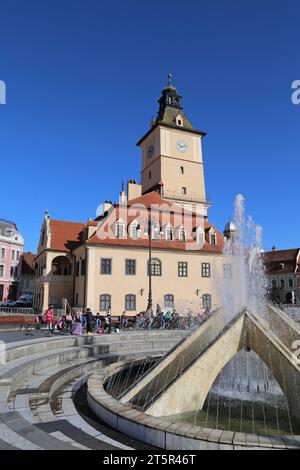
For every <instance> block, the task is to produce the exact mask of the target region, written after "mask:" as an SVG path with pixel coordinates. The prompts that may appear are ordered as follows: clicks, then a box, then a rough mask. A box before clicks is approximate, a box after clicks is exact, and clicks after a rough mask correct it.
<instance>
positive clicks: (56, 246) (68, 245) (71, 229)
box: [50, 219, 85, 251]
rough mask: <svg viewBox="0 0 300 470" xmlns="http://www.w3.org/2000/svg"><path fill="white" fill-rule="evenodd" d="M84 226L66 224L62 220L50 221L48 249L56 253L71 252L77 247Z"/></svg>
mask: <svg viewBox="0 0 300 470" xmlns="http://www.w3.org/2000/svg"><path fill="white" fill-rule="evenodd" d="M84 227H85V224H83V223H81V222H66V221H64V220H52V219H51V220H50V231H51V243H50V248H52V249H53V250H57V251H71V250H73V249H74V248H75V247H76V246H78V245H79V243H80V241H81V236H80V234H81V232H82V230H83V229H84Z"/></svg>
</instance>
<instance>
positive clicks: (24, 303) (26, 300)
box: [16, 294, 33, 307]
mask: <svg viewBox="0 0 300 470" xmlns="http://www.w3.org/2000/svg"><path fill="white" fill-rule="evenodd" d="M32 304H33V299H32V296H30V295H25V294H24V295H21V297H19V299H18V300H17V302H16V305H17V307H32Z"/></svg>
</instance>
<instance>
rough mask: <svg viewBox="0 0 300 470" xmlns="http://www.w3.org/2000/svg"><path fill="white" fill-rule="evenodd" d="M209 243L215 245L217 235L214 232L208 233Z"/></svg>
mask: <svg viewBox="0 0 300 470" xmlns="http://www.w3.org/2000/svg"><path fill="white" fill-rule="evenodd" d="M210 244H211V245H216V244H217V237H216V234H215V233H211V234H210Z"/></svg>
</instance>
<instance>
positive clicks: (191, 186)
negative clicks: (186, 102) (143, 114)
mask: <svg viewBox="0 0 300 470" xmlns="http://www.w3.org/2000/svg"><path fill="white" fill-rule="evenodd" d="M171 78H172V77H171V75H170V74H169V76H168V84H167V86H166V87H165V88H164V89H163V91H162V95H161V97H160V99H159V100H158V103H159V110H158V113H157V117H156V120H152V122H151V128H150V130H149V131H148V132H147V133H146V134H145V135H144V136H143V137H142V138H141V139H140V140H139V142H138V143H137V145H138V146H139V147H141V149H142V171H141V182H142V194H146V193H148V192H150V191H157V192H158V193H159V194H160V195H161V197H162V198H163V199H166V200H169V201H170V202H174V203H176V204H180V205H181V206H182V205H186V204H193V206H197V207H202V211H203V214H204V215H206V214H207V208H208V207H209V205H210V204H209V203H208V202H207V201H206V194H205V183H204V172H203V160H202V138H203V137H204V136H205V135H206V133H205V132H203V131H200V130H197V129H195V128H194V127H193V126H192V124H191V122H190V121H189V119H188V118H187V117H186V115H185V114H184V112H183V109H182V105H181V96H180V95H179V94H178V92H177V89H176V88H175V87H174V86H173V84H172V82H171Z"/></svg>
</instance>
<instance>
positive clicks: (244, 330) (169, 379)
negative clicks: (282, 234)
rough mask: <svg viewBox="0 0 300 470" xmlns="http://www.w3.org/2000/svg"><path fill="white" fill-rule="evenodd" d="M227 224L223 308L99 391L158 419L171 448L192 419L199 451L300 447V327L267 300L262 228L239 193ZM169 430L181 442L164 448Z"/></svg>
mask: <svg viewBox="0 0 300 470" xmlns="http://www.w3.org/2000/svg"><path fill="white" fill-rule="evenodd" d="M231 228H234V230H232V232H233V233H232V237H230V238H228V239H226V240H225V243H224V273H219V272H218V271H217V270H216V269H215V270H213V274H214V278H215V283H216V286H217V289H218V292H219V297H220V300H221V304H222V307H221V308H219V309H217V310H216V311H214V312H211V313H210V315H209V317H208V319H207V320H206V322H204V323H203V324H201V325H200V326H199V327H198V328H196V329H195V330H194V331H192V332H191V333H190V334H189V335H188V336H187V337H186V338H185V339H184V340H183V341H181V342H180V343H179V344H178V345H177V346H176V347H175V348H173V349H172V350H171V351H169V352H168V353H167V354H166V355H165V356H164V357H162V358H161V359H158V358H156V359H155V360H154V359H152V360H149V358H146V360H145V361H140V362H139V364H133V363H132V362H130V361H129V362H128V363H124V364H122V365H121V366H120V367H119V368H117V369H115V370H114V372H113V373H110V375H109V379H105V380H104V381H103V387H104V388H103V390H105V392H106V393H108V394H110V395H111V396H113V397H114V399H115V401H116V403H115V407H117V406H120V407H125V409H126V407H128V406H129V407H130V409H131V410H132V411H131V412H130V411H129V413H132V416H135V415H134V413H137V416H139V417H140V416H145V417H144V418H140V419H142V420H146V421H147V420H150V423H151V422H152V423H153V419H154V420H155V419H159V421H157V422H156V426H157V429H161V430H163V431H164V432H165V437H164V439H165V440H164V441H163V442H164V444H161V445H162V446H164V447H165V448H176V447H174V446H175V445H176V446H179V447H178V448H182V447H180V446H182V445H183V444H182V442H187V441H186V435H185V434H181V433H180V429H186V427H187V426H188V425H189V426H190V428H189V432H190V434H189V437H188V439H190V440H189V446H191V448H195V449H196V448H212V447H213V445H215V444H216V442H217V443H218V445H224V446H225V447H226V446H228V448H239V445H241V446H246V447H247V446H252V447H253V446H256V447H259V448H261V447H268V446H269V447H272V446H273V447H279V448H280V447H288V446H289V445H291V442H293V443H296V444H293V445H294V446H295V447H297V448H299V447H300V437H299V436H298V437H297V435H299V434H300V396H299V393H300V366H299V364H297V363H295V361H294V360H293V356H292V352H291V344H292V342H293V341H295V340H296V339H298V338H299V334H300V330H299V327H297V324H296V323H294V322H293V321H292V320H291V319H290V318H289V317H288V316H287V315H285V314H284V312H281V311H280V310H278V309H275V308H273V307H272V306H270V305H269V304H268V303H267V300H266V287H267V283H266V276H265V270H264V266H263V262H262V256H261V252H262V245H261V242H262V237H261V235H262V229H261V227H260V226H258V225H256V224H255V223H254V221H253V219H252V218H251V217H246V216H245V210H244V197H243V196H242V195H240V194H239V195H238V196H237V197H236V200H235V208H234V217H233V223H232V224H231ZM225 267H226V268H225ZM131 371H134V373H131ZM120 384H121V386H120ZM191 384H192V386H191ZM91 396H92V393H91ZM117 404H118V405H117ZM123 409H124V408H123ZM120 410H122V408H120ZM133 410H135V411H133ZM120 413H122V411H120ZM141 413H142V415H141ZM143 413H144V415H143ZM102 417H103V416H102ZM151 420H152V421H151ZM181 423H182V424H181ZM139 426H140V424H139ZM176 426H177V427H176ZM181 426H183V428H181ZM168 429H170V430H172V431H170V432H171V434H172V435H173V430H174V429H175V430H176V432H175V434H176V433H177V435H178V433H179V434H180V435H181V439H182V440H181V441H180V439H179V438H176V439H175V437H174V436H173V437H172V439H171V438H169V441H168V444H167V438H166V435H167V430H168ZM146 435H147V433H146V432H144V434H143V436H144V439H145V440H146V441H147V438H146ZM183 436H185V438H184V437H183ZM149 439H150V438H149ZM151 439H152V438H151ZM184 439H185V440H184ZM226 439H227V441H226ZM228 439H229V441H230V442H229V441H228ZM147 442H149V440H148V441H147ZM175 442H176V444H175ZM204 442H205V443H206V444H205V445H206V447H201V446H202V445H203V446H204V444H203V443H204ZM207 442H211V443H212V444H211V446H210V445H208V444H207ZM194 446H195V447H194ZM218 448H220V447H218Z"/></svg>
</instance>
